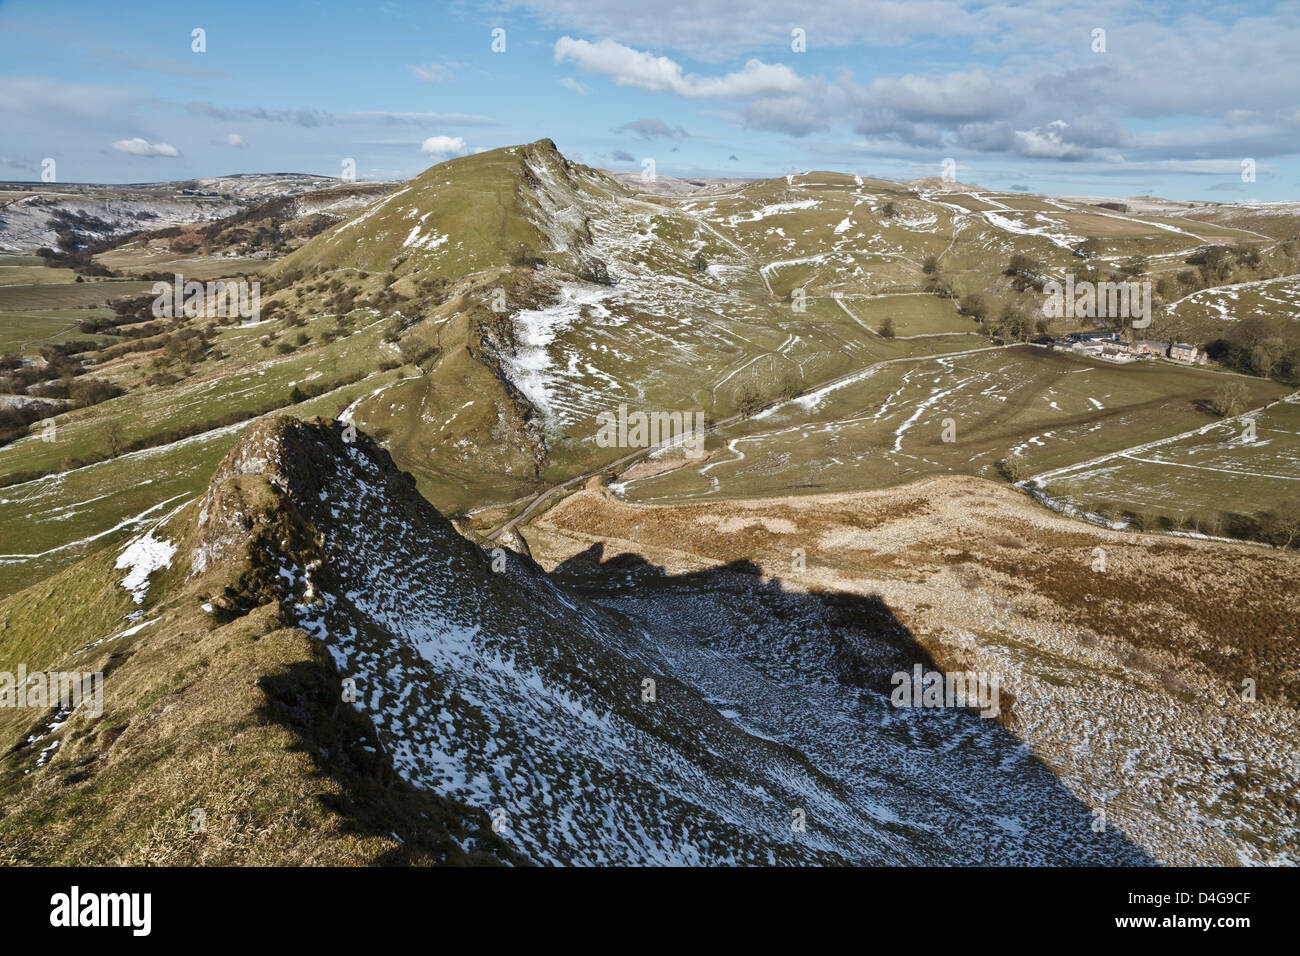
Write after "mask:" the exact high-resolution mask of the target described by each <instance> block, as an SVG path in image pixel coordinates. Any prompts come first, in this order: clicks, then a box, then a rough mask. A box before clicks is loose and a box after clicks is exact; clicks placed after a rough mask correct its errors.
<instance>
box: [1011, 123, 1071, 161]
mask: <svg viewBox="0 0 1300 956" xmlns="http://www.w3.org/2000/svg"><path fill="white" fill-rule="evenodd" d="M1068 128H1069V124H1068V123H1066V122H1065V121H1064V120H1053V121H1052V122H1050V123H1048V124H1047V125H1046V126H1040V127H1036V128H1035V129H1023V130H1016V136H1015V144H1016V152H1018V153H1019V154H1020V155H1021V156H1032V157H1035V158H1038V159H1083V158H1085V157H1086V156H1087V155H1088V152H1089V151H1088V150H1087V149H1086V148H1085V147H1083V146H1080V145H1078V144H1077V143H1071V142H1068V141H1067V140H1066V139H1065V138H1064V134H1065V131H1066V130H1067V129H1068Z"/></svg>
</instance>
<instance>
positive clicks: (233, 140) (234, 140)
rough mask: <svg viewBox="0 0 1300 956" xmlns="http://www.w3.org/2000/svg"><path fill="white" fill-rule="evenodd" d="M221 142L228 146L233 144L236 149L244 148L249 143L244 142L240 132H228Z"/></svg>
mask: <svg viewBox="0 0 1300 956" xmlns="http://www.w3.org/2000/svg"><path fill="white" fill-rule="evenodd" d="M221 142H222V143H223V144H225V145H226V146H233V147H235V149H243V148H244V147H246V146H247V145H248V144H247V143H246V142H244V137H242V136H240V135H239V134H238V133H227V134H226V135H225V138H224V139H222V140H221Z"/></svg>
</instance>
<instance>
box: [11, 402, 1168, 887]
mask: <svg viewBox="0 0 1300 956" xmlns="http://www.w3.org/2000/svg"><path fill="white" fill-rule="evenodd" d="M349 435H350V433H349V432H348V430H346V429H344V428H343V427H342V426H340V425H339V424H338V423H323V422H308V423H302V422H298V421H296V420H293V419H288V418H272V419H267V420H263V421H260V422H258V423H256V424H255V425H253V426H251V427H250V428H249V429H248V430H247V432H246V433H245V434H244V435H243V437H242V438H241V439H240V441H239V443H238V444H237V445H236V446H235V447H234V448H233V449H232V450H231V451H230V453H229V454H228V455H227V456H226V458H225V459H224V461H223V462H222V464H221V466H220V467H219V468H218V470H217V473H216V474H215V476H214V477H213V480H212V483H211V485H210V486H209V488H208V490H207V492H206V493H205V494H204V495H203V497H202V498H201V500H198V501H192V502H190V503H188V504H186V505H183V506H182V507H180V508H178V509H177V510H176V511H174V512H172V513H171V514H170V515H168V516H167V517H165V518H164V519H162V520H161V521H160V522H158V524H157V525H156V526H155V527H153V528H151V529H150V530H149V531H148V532H146V533H145V534H144V535H142V536H140V537H139V538H138V539H136V541H135V542H133V543H132V544H131V545H130V546H129V547H127V548H126V549H124V550H120V551H119V549H118V548H114V549H112V551H110V552H107V553H102V554H100V555H98V556H96V557H93V558H91V559H89V560H88V561H86V562H84V563H83V564H82V565H78V566H77V567H75V568H73V569H71V570H70V571H68V572H65V573H64V575H62V576H60V578H58V579H55V580H54V581H52V582H50V584H49V585H48V586H47V585H40V586H38V587H37V588H35V589H32V590H31V591H29V592H24V593H23V594H20V595H18V596H16V597H15V598H12V599H10V600H9V601H6V602H4V603H3V604H0V636H2V637H3V647H4V649H5V652H4V653H5V659H4V661H3V662H0V663H3V664H4V666H6V667H9V668H10V669H14V668H15V667H16V665H17V663H18V662H19V661H20V660H21V661H25V662H26V663H27V666H28V667H29V669H36V668H46V669H56V668H58V669H67V670H71V669H74V667H73V665H74V664H76V665H79V666H78V667H76V668H75V669H80V670H93V669H96V668H98V669H100V670H103V671H105V672H106V678H105V709H104V715H103V717H102V718H100V719H98V720H94V719H91V718H90V717H88V716H87V715H86V714H85V713H84V712H80V711H79V712H76V713H74V714H71V715H69V714H62V713H58V712H56V711H51V712H50V713H47V714H44V715H40V716H39V719H37V720H33V717H35V716H37V715H34V714H33V713H32V712H31V711H27V712H26V713H23V712H22V711H13V710H11V711H8V712H6V713H5V714H4V715H3V718H2V719H3V721H4V722H3V723H0V729H3V731H4V732H5V734H6V735H7V736H8V738H9V739H12V740H16V741H18V743H17V745H16V746H15V747H14V748H13V749H12V750H11V751H10V752H9V753H8V755H7V756H6V757H5V758H4V764H3V775H2V776H0V786H3V796H4V802H5V808H6V811H7V813H6V815H5V816H4V817H3V819H0V841H2V842H3V843H4V845H6V846H9V847H11V848H15V849H12V850H11V855H12V857H13V858H14V859H16V860H23V861H44V860H62V859H69V858H70V855H71V854H74V853H75V854H78V858H79V859H81V860H83V861H87V862H111V861H130V860H149V861H172V862H174V861H186V860H197V861H220V862H248V861H253V860H257V861H262V862H318V861H329V862H350V861H377V860H387V859H392V860H394V861H406V862H419V861H429V862H440V861H446V862H488V861H492V860H499V861H506V862H523V861H525V860H527V861H533V862H539V863H598V862H642V863H714V864H717V863H795V862H818V863H836V862H859V863H867V862H871V863H887V862H893V863H903V862H933V863H937V862H941V861H954V860H967V861H972V862H975V861H994V860H1022V861H1024V860H1037V861H1047V862H1062V861H1078V862H1084V861H1091V862H1101V861H1109V862H1140V861H1141V860H1142V859H1143V857H1142V855H1141V854H1140V853H1139V852H1138V851H1136V850H1135V849H1134V848H1132V847H1131V846H1130V845H1128V844H1127V842H1126V841H1125V840H1124V838H1123V836H1122V834H1118V833H1115V832H1114V831H1111V832H1108V833H1101V834H1096V833H1092V832H1091V830H1090V829H1089V827H1088V821H1089V817H1088V814H1087V811H1086V808H1084V807H1082V806H1080V805H1079V804H1077V803H1076V802H1075V801H1073V800H1072V799H1071V798H1069V796H1068V794H1065V793H1064V792H1063V791H1061V790H1060V788H1059V787H1058V786H1057V784H1056V783H1055V780H1054V778H1052V777H1051V775H1050V774H1049V773H1046V772H1045V771H1043V770H1042V769H1041V768H1037V767H1036V766H1035V762H1034V760H1033V758H1032V756H1031V755H1029V754H1028V753H1027V752H1026V751H1025V750H1024V748H1023V747H1022V746H1021V745H1020V744H1019V743H1018V742H1017V741H1016V740H1015V739H1014V738H1013V737H1011V736H1010V735H1009V734H1007V733H1006V732H1005V731H1004V730H1002V729H1001V728H1000V725H999V724H998V723H997V722H995V721H987V720H981V718H979V717H978V716H975V715H973V714H970V713H967V712H964V711H958V712H948V713H947V714H946V715H945V716H944V717H942V718H940V719H938V720H931V721H921V722H917V721H916V720H915V719H913V718H908V717H907V716H906V715H905V714H904V715H901V716H899V715H895V716H893V717H888V718H887V713H888V711H889V708H888V706H887V700H888V698H887V695H886V694H882V693H880V691H879V690H876V689H873V686H869V685H872V680H866V679H865V678H863V677H862V676H860V675H861V674H863V673H865V672H867V671H871V672H872V673H876V671H877V669H878V668H880V667H884V668H885V671H886V672H887V671H888V670H889V669H890V668H895V669H896V668H899V667H907V666H910V664H911V663H913V662H916V663H926V664H928V661H927V660H926V659H925V658H924V657H923V655H919V654H918V653H917V652H916V650H915V649H914V648H910V647H909V645H908V642H907V641H906V639H905V635H903V634H900V633H899V632H898V629H897V628H896V627H895V626H894V625H891V624H890V622H889V620H888V616H887V615H884V616H881V614H880V613H879V612H878V611H877V612H874V613H872V614H870V615H867V616H866V617H864V618H861V619H856V620H852V621H846V620H845V619H844V618H843V613H844V611H845V608H844V607H843V606H840V607H839V608H838V610H836V609H835V608H834V607H832V605H834V602H830V603H829V604H828V607H830V608H831V611H833V612H834V613H828V615H826V616H825V617H824V619H820V620H818V619H813V618H809V619H807V620H800V619H793V620H792V626H793V627H795V628H796V630H797V631H798V632H799V633H803V634H804V635H805V640H806V641H807V642H808V643H807V644H806V645H805V647H806V650H805V653H808V652H812V651H815V649H816V648H818V647H821V646H829V644H824V642H829V641H831V640H832V639H833V638H834V636H835V634H837V633H838V634H839V636H840V638H841V643H842V642H843V640H844V639H845V637H846V635H850V634H851V636H852V647H851V649H850V648H841V650H840V651H839V652H838V657H839V658H840V660H841V667H840V671H841V672H842V673H843V674H844V675H846V679H848V680H849V681H850V684H849V685H846V686H857V689H856V690H854V691H853V692H852V695H851V697H850V698H849V700H850V702H851V707H850V708H849V709H847V710H841V707H843V706H844V705H845V701H844V699H839V700H838V701H836V698H835V697H834V696H833V695H830V696H827V695H825V694H823V695H822V696H824V697H825V699H826V700H828V701H831V702H832V703H834V704H835V706H833V707H832V708H831V709H830V710H829V711H826V712H823V713H821V714H820V716H819V717H818V721H819V722H820V723H823V724H826V725H831V726H833V725H836V724H845V723H846V722H847V723H851V724H853V725H855V726H856V728H857V729H856V731H855V734H856V735H858V736H861V737H862V738H863V739H862V742H863V744H864V746H867V747H874V748H877V749H879V748H884V752H885V753H886V754H888V755H889V756H888V757H886V759H885V760H884V764H883V765H884V766H885V767H887V766H888V762H889V760H891V759H893V760H909V761H911V760H922V761H928V760H934V761H936V764H935V774H936V776H935V778H934V780H933V785H931V784H930V783H928V782H927V778H926V777H925V776H920V777H909V778H907V779H906V780H904V778H901V777H899V778H895V777H894V776H893V775H892V774H890V773H889V772H888V771H887V770H886V771H884V772H882V769H881V767H882V764H881V763H880V762H877V761H871V762H868V763H867V764H861V763H856V762H853V761H847V762H846V761H843V760H838V759H834V758H833V757H832V756H831V755H830V754H823V755H822V756H821V757H820V758H818V759H816V760H810V759H809V757H808V756H805V755H804V754H802V753H800V752H798V751H796V750H794V749H792V748H791V747H790V746H788V745H786V744H782V743H777V742H775V741H773V740H769V739H766V738H764V737H762V736H760V735H757V734H755V733H751V732H749V731H747V730H746V729H744V727H743V726H742V721H741V720H739V719H737V718H738V714H737V713H735V712H732V711H730V710H725V709H724V710H721V711H720V710H719V709H718V701H716V700H711V699H708V698H706V697H705V696H704V695H703V694H702V692H701V691H700V690H698V689H696V687H695V686H694V683H695V682H699V683H701V684H702V685H707V686H708V687H709V688H711V691H710V694H711V692H712V689H717V688H724V687H729V688H730V689H731V690H736V689H737V688H743V687H745V686H747V685H749V686H754V681H755V679H756V677H755V672H754V671H753V668H752V667H751V665H750V664H748V663H747V662H746V661H747V657H748V656H749V655H752V654H753V653H754V649H753V648H746V647H744V646H743V643H742V645H741V646H739V647H729V646H727V645H725V644H720V645H718V646H717V647H716V648H715V649H714V650H713V651H704V650H703V649H702V648H701V649H697V650H696V651H694V652H691V654H689V655H688V657H689V660H686V659H685V658H684V657H683V654H684V653H685V652H684V650H683V648H682V646H680V641H679V640H678V639H677V638H676V636H675V635H674V634H672V633H667V632H663V633H661V632H658V631H657V630H653V629H652V627H651V626H647V625H645V624H637V623H633V622H632V621H631V620H630V619H629V618H627V617H625V616H623V615H622V614H621V613H619V612H617V611H613V610H609V609H604V608H601V607H599V606H598V605H596V604H592V603H588V602H587V601H586V600H584V599H583V598H581V597H579V596H577V595H576V594H575V593H573V592H571V591H566V590H564V589H562V588H561V587H559V586H557V585H556V584H555V583H554V582H553V581H551V580H550V579H548V577H547V576H546V575H544V574H543V573H542V572H541V571H540V569H539V568H537V567H536V566H535V565H533V564H532V563H531V562H530V561H528V560H527V559H524V558H522V557H518V556H515V555H511V554H506V553H505V552H499V553H491V552H484V551H482V550H481V549H480V548H479V547H477V546H476V545H473V544H471V543H470V542H468V541H466V540H465V539H463V538H461V537H460V536H459V535H458V534H457V533H456V532H455V530H454V529H453V528H452V527H451V525H449V524H448V523H447V522H446V521H445V519H443V518H442V517H441V516H440V515H439V514H438V513H437V512H436V511H435V510H434V509H433V508H431V507H430V506H429V505H428V504H427V503H426V502H424V501H423V499H421V498H420V497H419V496H418V495H417V494H416V493H415V492H414V488H413V482H412V480H411V478H410V477H409V476H408V475H406V474H405V473H403V472H400V471H399V470H398V469H397V468H396V467H395V466H394V465H393V463H392V460H391V458H390V457H389V455H388V454H387V453H386V452H385V451H383V450H382V449H381V448H379V447H378V446H377V445H376V444H375V443H374V442H373V441H371V440H370V439H369V438H367V437H366V436H365V435H364V434H363V433H358V434H357V436H356V440H355V441H348V440H347V439H348V437H349ZM124 570H125V572H126V573H125V575H123V572H124ZM119 581H120V582H121V583H115V582H119ZM72 588H76V589H77V590H76V599H75V600H74V601H68V600H67V598H68V590H69V589H72ZM59 606H63V607H64V608H65V610H64V611H62V612H59V611H58V610H56V608H58V607H59ZM133 608H134V610H133ZM753 613H754V608H753V606H752V605H747V604H744V603H742V602H741V599H740V598H738V599H737V605H736V606H735V607H733V608H731V610H730V612H729V616H726V617H723V618H718V619H715V621H714V622H713V623H714V624H715V625H716V627H717V629H718V631H717V633H719V634H742V633H744V632H745V630H746V629H745V625H744V621H745V620H747V619H749V618H751V617H752V615H753ZM124 614H125V615H126V619H125V620H124V619H123V616H124ZM850 616H854V615H853V614H852V612H850ZM837 622H838V623H837ZM850 625H851V628H850V630H846V627H849V626H850ZM91 635H99V637H98V639H97V640H94V641H89V642H87V640H86V637H87V636H91ZM788 652H789V649H786V650H784V651H780V653H782V654H786V653H788ZM701 653H703V654H704V659H703V661H702V660H701V658H700V656H699V655H700V654H701ZM684 661H685V663H684ZM854 675H859V676H856V677H855V676H854ZM876 676H879V675H878V674H877V675H876ZM647 679H648V680H651V681H653V682H654V684H653V693H650V692H649V688H650V686H651V685H649V684H647V683H646V681H647ZM854 682H856V683H854ZM352 689H355V695H354V696H355V700H354V701H352V706H348V705H347V704H345V703H343V702H342V701H340V700H339V697H340V695H341V696H342V697H343V698H344V701H347V700H348V698H349V696H352V695H350V691H351V690H352ZM758 689H759V690H761V689H762V687H761V682H760V683H759V685H758ZM778 706H780V705H779V703H778ZM882 706H883V709H882ZM14 715H17V716H16V717H15V716H14ZM900 720H902V723H899V721H900ZM878 722H881V723H879V729H877V723H878ZM957 747H960V748H961V749H962V754H961V756H960V758H958V757H956V756H948V757H946V758H945V757H944V756H943V755H944V754H946V753H948V754H950V753H951V751H952V750H953V749H954V748H957ZM972 751H973V752H972ZM393 771H395V772H396V775H395V776H394V775H393V773H392V772H393ZM963 791H969V792H968V793H964V792H963ZM74 806H75V807H81V808H84V809H85V810H86V812H84V813H79V814H70V813H69V809H68V808H69V807H74ZM194 809H206V829H205V830H204V831H202V833H203V835H202V836H196V835H194V834H192V833H190V832H189V828H188V821H189V820H190V817H191V814H192V811H193V810H194ZM56 818H57V821H58V825H57V826H56V827H55V828H54V829H53V830H52V831H51V830H49V829H47V825H48V823H49V821H50V820H51V819H56ZM74 820H75V821H76V823H75V826H74V823H73V821H74ZM799 820H806V828H802V829H800V828H798V827H796V826H795V825H794V824H795V823H796V821H799ZM489 821H490V822H489ZM308 830H311V831H313V832H314V831H317V830H319V831H320V832H321V833H322V834H323V835H322V836H321V837H320V838H315V837H314V838H313V839H312V840H311V841H302V840H301V837H302V835H303V834H304V833H305V832H306V831H308ZM493 831H495V832H493ZM303 843H310V846H311V849H303V848H302V844H303Z"/></svg>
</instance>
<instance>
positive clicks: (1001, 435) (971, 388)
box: [625, 346, 1286, 501]
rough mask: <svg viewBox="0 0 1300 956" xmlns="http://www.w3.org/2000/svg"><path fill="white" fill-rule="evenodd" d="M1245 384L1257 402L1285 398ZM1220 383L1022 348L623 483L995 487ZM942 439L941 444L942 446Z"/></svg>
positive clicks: (661, 489) (1099, 450) (943, 362)
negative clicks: (961, 482)
mask: <svg viewBox="0 0 1300 956" xmlns="http://www.w3.org/2000/svg"><path fill="white" fill-rule="evenodd" d="M1243 381H1246V383H1247V387H1248V388H1249V390H1250V396H1251V400H1252V401H1253V402H1254V403H1256V404H1262V403H1263V402H1265V401H1267V400H1270V399H1273V398H1276V397H1278V396H1279V395H1280V394H1282V393H1284V392H1285V391H1286V390H1285V389H1284V388H1283V387H1282V386H1279V385H1276V384H1274V383H1271V382H1265V381H1262V380H1248V381H1247V380H1243ZM1221 382H1222V376H1221V375H1219V374H1217V373H1214V372H1210V371H1205V370H1199V369H1187V368H1180V367H1176V366H1173V365H1168V364H1154V363H1152V364H1142V365H1138V366H1130V367H1118V366H1114V365H1109V364H1107V363H1103V362H1093V361H1090V360H1082V359H1076V358H1073V357H1070V356H1066V355H1063V354H1061V353H1055V352H1049V351H1046V350H1043V349H1039V348H1035V347H1032V346H1019V347H1015V348H1011V349H991V350H984V351H980V352H977V353H973V354H968V355H955V356H950V357H936V358H933V359H929V360H918V361H908V362H895V363H891V364H888V365H884V366H880V367H878V368H877V369H876V370H874V371H872V372H870V373H867V374H865V375H863V376H862V377H860V378H858V379H856V380H850V381H849V382H846V383H844V384H843V385H841V386H839V387H837V388H834V389H831V390H827V391H826V392H824V393H822V394H815V395H813V396H810V397H807V398H799V399H795V400H794V401H791V402H789V403H786V404H784V405H782V406H780V407H778V408H777V409H775V410H773V411H771V412H766V413H763V414H761V415H759V416H757V417H755V418H753V419H750V420H747V421H744V422H742V423H740V424H737V425H735V426H733V427H730V428H727V429H725V430H722V431H721V433H720V434H719V435H717V436H716V438H715V439H712V440H711V441H710V447H711V448H714V449H715V452H714V455H713V457H711V458H710V459H709V460H708V461H707V462H705V463H704V464H702V465H688V466H687V467H684V468H681V469H679V470H677V471H673V472H669V473H666V474H662V475H659V476H656V477H652V478H646V479H641V480H637V481H634V482H632V483H630V484H628V485H627V486H626V488H625V494H626V496H627V497H628V498H629V499H630V500H636V501H682V500H691V499H701V498H713V497H725V498H746V497H755V496H766V495H778V494H799V493H808V492H811V491H817V492H824V491H846V490H861V489H870V488H881V487H888V486H891V485H897V484H902V483H905V482H907V481H911V480H914V479H916V478H919V477H922V476H925V475H931V474H945V473H957V474H975V475H981V476H984V477H989V478H995V479H998V478H1003V477H1005V476H1006V468H1007V467H1008V466H1002V465H999V463H1000V462H1003V461H1004V460H1007V459H1010V462H1011V464H1010V466H1009V467H1010V468H1011V469H1012V470H1014V471H1015V472H1016V474H1017V476H1019V475H1022V474H1023V475H1024V476H1027V475H1029V474H1032V473H1036V472H1040V471H1045V470H1047V469H1049V468H1053V467H1061V466H1063V465H1067V464H1070V463H1073V462H1078V461H1083V460H1087V459H1089V458H1092V457H1095V456H1097V455H1100V454H1104V453H1106V452H1109V451H1115V450H1118V449H1122V448H1126V447H1129V446H1131V445H1136V444H1140V443H1142V442H1145V441H1151V440H1153V439H1156V438H1162V437H1166V436H1170V435H1175V434H1178V433H1179V432H1181V431H1186V430H1189V429H1191V428H1195V427H1199V426H1201V425H1204V424H1207V423H1209V422H1212V421H1213V420H1214V416H1213V415H1212V414H1211V413H1209V412H1207V411H1206V410H1205V406H1206V405H1207V404H1208V402H1209V400H1210V398H1211V397H1212V396H1213V394H1214V392H1215V389H1216V388H1217V387H1218V386H1219V384H1220V383H1221ZM947 439H951V440H947Z"/></svg>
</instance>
